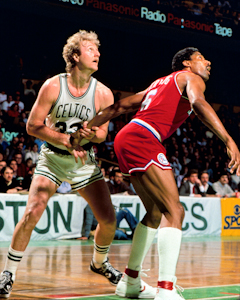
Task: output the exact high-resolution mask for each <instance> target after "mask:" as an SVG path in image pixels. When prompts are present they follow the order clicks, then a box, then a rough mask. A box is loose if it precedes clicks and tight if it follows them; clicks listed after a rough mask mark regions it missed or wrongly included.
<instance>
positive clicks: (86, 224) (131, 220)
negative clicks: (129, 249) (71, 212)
mask: <svg viewBox="0 0 240 300" xmlns="http://www.w3.org/2000/svg"><path fill="white" fill-rule="evenodd" d="M116 218H117V224H116V231H115V236H114V240H131V239H132V237H133V234H134V231H135V228H136V226H137V224H138V220H137V218H136V217H134V215H133V214H132V213H131V212H130V211H129V210H128V209H127V208H120V209H119V211H118V212H116ZM122 220H126V222H127V223H128V225H129V227H130V229H131V234H128V233H127V232H126V230H125V229H123V228H120V227H119V226H120V223H121V221H122ZM97 224H98V223H97V220H96V218H95V217H94V214H93V212H92V210H91V208H90V206H89V205H87V206H86V207H85V209H84V221H83V228H82V236H81V237H80V238H78V240H87V239H89V238H91V236H94V232H95V229H96V227H97Z"/></svg>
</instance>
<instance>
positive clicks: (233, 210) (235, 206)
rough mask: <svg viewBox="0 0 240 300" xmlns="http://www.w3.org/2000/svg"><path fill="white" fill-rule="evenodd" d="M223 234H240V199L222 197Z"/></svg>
mask: <svg viewBox="0 0 240 300" xmlns="http://www.w3.org/2000/svg"><path fill="white" fill-rule="evenodd" d="M221 208H222V212H221V214H222V236H240V199H239V198H224V199H221Z"/></svg>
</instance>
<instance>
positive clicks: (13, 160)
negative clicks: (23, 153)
mask: <svg viewBox="0 0 240 300" xmlns="http://www.w3.org/2000/svg"><path fill="white" fill-rule="evenodd" d="M9 167H11V168H12V170H13V178H17V177H18V176H17V171H18V165H17V162H16V160H15V159H13V158H12V159H11V160H10V162H9Z"/></svg>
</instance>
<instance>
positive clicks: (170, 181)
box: [136, 165, 179, 213]
mask: <svg viewBox="0 0 240 300" xmlns="http://www.w3.org/2000/svg"><path fill="white" fill-rule="evenodd" d="M136 176H137V178H138V180H139V182H140V184H141V185H142V187H143V189H144V193H145V194H148V195H149V198H151V199H152V201H153V202H154V203H155V204H156V205H157V207H158V209H159V210H160V211H161V212H162V213H163V212H166V211H168V212H170V211H172V210H174V209H175V208H176V207H177V206H178V204H179V194H178V189H177V185H176V182H175V178H174V176H173V172H172V170H163V169H161V168H159V167H158V166H155V165H151V166H150V167H149V168H148V169H147V171H146V172H144V173H140V172H139V173H136ZM140 197H141V195H140ZM143 197H144V194H143Z"/></svg>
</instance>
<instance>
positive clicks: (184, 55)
mask: <svg viewBox="0 0 240 300" xmlns="http://www.w3.org/2000/svg"><path fill="white" fill-rule="evenodd" d="M198 51H199V50H198V49H197V48H194V47H187V48H184V49H182V50H180V51H178V52H177V53H176V54H175V55H174V57H173V59H172V69H173V71H174V72H176V71H179V70H182V69H183V67H184V66H183V61H184V60H191V55H192V54H193V53H194V52H198Z"/></svg>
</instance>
